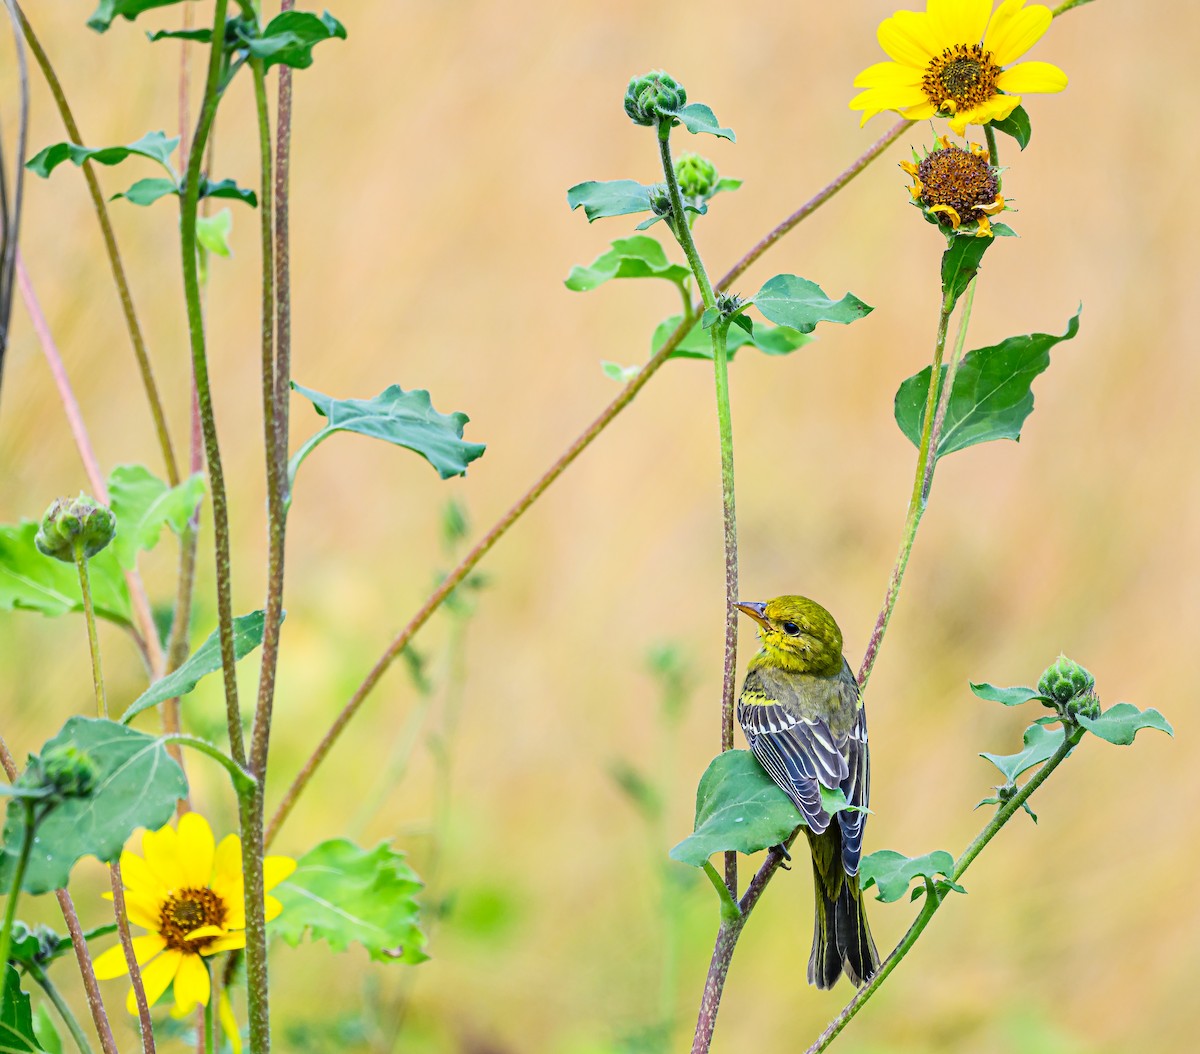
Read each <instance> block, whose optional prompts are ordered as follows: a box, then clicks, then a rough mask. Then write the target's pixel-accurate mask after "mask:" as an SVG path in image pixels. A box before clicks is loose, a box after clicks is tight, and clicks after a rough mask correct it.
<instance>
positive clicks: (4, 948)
mask: <svg viewBox="0 0 1200 1054" xmlns="http://www.w3.org/2000/svg"><path fill="white" fill-rule="evenodd" d="M21 806H22V807H23V808H24V810H25V836H24V838H22V840H21V852H20V853H19V854H18V856H17V863H16V866H15V867H14V868H13V877H12V884H11V885H10V886H9V889H8V903H7V904H5V905H4V925H3V927H0V976H3V978H4V981H3V983H0V995H2V994H3V989H4V988H5V987H6V986H7V983H8V953H9V952H10V951H11V950H12V928H13V923H14V922H15V921H16V918H17V902H18V901H19V900H20V899H21V883H22V882H24V881H25V870H26V868H28V866H29V854H30V853H32V852H33V837H34V835H35V834H36V833H37V817H35V816H34V808H33V802H31V801H30V800H29V799H28V798H22V799H21Z"/></svg>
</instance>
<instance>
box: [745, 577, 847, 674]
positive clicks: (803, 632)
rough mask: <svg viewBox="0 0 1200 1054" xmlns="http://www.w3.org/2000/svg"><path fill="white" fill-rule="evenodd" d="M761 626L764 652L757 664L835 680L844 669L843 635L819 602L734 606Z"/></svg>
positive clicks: (793, 599)
mask: <svg viewBox="0 0 1200 1054" xmlns="http://www.w3.org/2000/svg"><path fill="white" fill-rule="evenodd" d="M734 606H735V607H736V608H737V609H738V610H739V611H742V612H744V613H745V614H747V615H749V616H750V617H751V618H752V619H754V621H755V622H757V623H758V626H759V630H758V636H759V639H760V640H761V641H762V651H761V652H760V653H759V655H758V656H757V657H756V661H758V662H760V663H764V664H766V665H768V666H774V667H776V668H779V669H785V670H789V671H791V672H792V673H810V674H814V675H815V676H818V677H834V676H836V675H837V674H838V673H839V672H840V671H841V668H842V662H843V659H842V631H841V630H840V629H838V624H837V623H836V622H834V620H833V616H832V615H831V614H829V612H828V611H826V610H825V609H824V608H823V607H821V605H820V604H818V603H817V602H816V601H815V600H809V599H808V597H798V596H782V597H776V598H775V599H774V600H768V601H767V602H766V603H765V604H759V603H749V602H745V601H740V602H739V603H737V604H735V605H734Z"/></svg>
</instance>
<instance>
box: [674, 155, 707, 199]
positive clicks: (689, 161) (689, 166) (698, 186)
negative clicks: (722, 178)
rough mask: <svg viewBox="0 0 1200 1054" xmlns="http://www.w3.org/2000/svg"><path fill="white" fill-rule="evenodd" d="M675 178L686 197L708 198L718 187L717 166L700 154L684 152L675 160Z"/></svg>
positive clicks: (680, 190)
mask: <svg viewBox="0 0 1200 1054" xmlns="http://www.w3.org/2000/svg"><path fill="white" fill-rule="evenodd" d="M675 178H676V179H678V180H679V192H680V193H681V194H682V195H683V196H684V197H685V198H701V199H704V198H708V197H711V196H712V193H713V191H714V190H716V189H717V166H716V165H714V164H713V163H712V162H711V161H709V160H708V158H706V157H701V156H700V155H699V154H684V155H683V156H682V157H680V158H679V160H678V161H676V162H675Z"/></svg>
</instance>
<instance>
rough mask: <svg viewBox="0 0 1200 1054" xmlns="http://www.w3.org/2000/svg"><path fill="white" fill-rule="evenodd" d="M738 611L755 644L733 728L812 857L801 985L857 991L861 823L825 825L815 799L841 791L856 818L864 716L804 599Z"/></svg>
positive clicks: (865, 770)
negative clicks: (754, 629)
mask: <svg viewBox="0 0 1200 1054" xmlns="http://www.w3.org/2000/svg"><path fill="white" fill-rule="evenodd" d="M737 608H738V609H739V610H740V611H743V612H745V613H746V614H747V615H749V616H750V617H751V618H752V619H754V621H755V622H757V623H758V625H759V631H758V635H759V639H760V641H761V642H762V647H761V648H760V649H759V652H758V654H757V655H755V656H754V658H752V659H751V660H750V666H749V669H748V670H747V672H746V681H745V683H744V684H743V685H742V694H741V696H740V697H739V698H738V708H737V716H738V721H739V722H740V723H741V726H742V731H743V732H745V733H746V739H747V740H748V741H749V743H750V749H751V750H752V751H753V752H754V756H755V757H756V758H758V760H759V762H760V763H761V764H762V767H763V768H764V769H766V770H767V772H768V774H769V775H770V777H771V778H772V779H773V780H774V781H775V782H776V783H777V784H779V786H780V787H782V788H783V790H784V791H785V792H786V793H787V795H788V797H789V798H791V799H792V801H793V802H794V803H795V805H796V808H797V809H799V810H800V814H801V815H802V816H803V817H804V822H805V823H806V824H807V827H806V828H805V831H804V833H805V834H806V835H807V836H808V845H809V849H811V850H812V861H813V885H814V887H815V888H814V893H815V901H816V921H815V924H814V927H813V946H812V956H811V957H810V958H809V960H808V983H809V984H813V985H816V986H817V987H818V988H832V987H833V985H834V982H836V981H837V979H838V978H839V977H840V976H841V974H842V971H843V970H844V971H845V973H846V976H847V977H848V978H849V979H850V981H851V983H853V984H854V985H861V984H863V982H865V981H867V980H869V979H870V977H871V975H872V974H874V973H875V971H876V970H877V969H878V968H879V953H878V952H877V951H876V950H875V941H874V940H873V939H872V938H871V930H870V928H869V927H868V926H867V915H866V910H865V908H864V906H863V901H862V891H861V890H860V889H859V884H858V861H859V858H860V857H861V856H862V842H863V827H864V826H865V824H866V822H867V814H866V813H865V812H839V813H837V814H836V816H834V817H831V816H830V815H829V814H828V813H827V812H826V811H825V810H824V808H822V806H821V792H820V789H819V788H820V787H827V788H829V789H830V790H834V789H840V790H841V791H842V793H843V794H845V796H846V801H847V802H849V803H850V804H851V805H860V806H862V807H863V808H866V806H867V802H868V799H869V798H870V791H871V763H870V754H869V752H868V750H867V715H866V710H865V709H864V707H863V704H862V700H861V699H860V698H859V694H858V681H857V680H855V677H854V673H853V671H852V670H851V669H850V664H849V663H848V662H847V661H846V659H845V656H843V655H842V631H841V630H840V629H838V624H837V623H836V622H835V621H834V620H833V616H832V615H830V614H829V612H828V611H826V610H825V609H824V608H823V607H821V605H820V604H818V603H816V602H815V601H812V600H809V599H808V598H807V597H800V596H782V597H776V598H775V599H774V600H768V601H767V602H766V603H765V604H759V603H745V602H741V603H738V604H737Z"/></svg>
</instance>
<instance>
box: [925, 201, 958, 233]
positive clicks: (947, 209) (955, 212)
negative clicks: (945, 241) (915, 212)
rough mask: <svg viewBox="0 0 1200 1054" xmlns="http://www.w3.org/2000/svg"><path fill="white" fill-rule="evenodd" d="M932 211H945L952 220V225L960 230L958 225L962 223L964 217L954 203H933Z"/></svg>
mask: <svg viewBox="0 0 1200 1054" xmlns="http://www.w3.org/2000/svg"><path fill="white" fill-rule="evenodd" d="M929 211H930V212H944V213H945V214H946V216H947V217H948V218H949V220H950V226H951V227H952V228H953V229H954V230H958V226H959V224H960V223H962V218H961V217H960V216H959V215H958V210H957V209H956V208H954V207H953V206H952V205H931V206H930V208H929Z"/></svg>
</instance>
